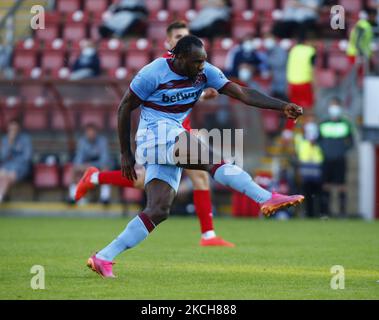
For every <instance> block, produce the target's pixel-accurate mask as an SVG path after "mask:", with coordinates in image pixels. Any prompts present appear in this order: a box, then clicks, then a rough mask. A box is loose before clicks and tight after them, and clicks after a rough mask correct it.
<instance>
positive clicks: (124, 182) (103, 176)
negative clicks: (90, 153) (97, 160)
mask: <svg viewBox="0 0 379 320" xmlns="http://www.w3.org/2000/svg"><path fill="white" fill-rule="evenodd" d="M91 182H92V183H94V184H110V185H113V186H119V187H134V181H133V180H129V179H128V178H125V177H123V176H122V173H121V170H115V171H103V172H98V173H94V174H93V175H92V176H91Z"/></svg>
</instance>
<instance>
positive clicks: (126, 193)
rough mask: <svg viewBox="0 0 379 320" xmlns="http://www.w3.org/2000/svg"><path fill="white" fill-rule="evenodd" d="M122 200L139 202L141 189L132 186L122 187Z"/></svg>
mask: <svg viewBox="0 0 379 320" xmlns="http://www.w3.org/2000/svg"><path fill="white" fill-rule="evenodd" d="M122 200H123V201H124V202H126V203H131V202H132V203H133V202H134V203H136V202H141V201H142V200H143V191H142V190H139V189H134V188H123V189H122Z"/></svg>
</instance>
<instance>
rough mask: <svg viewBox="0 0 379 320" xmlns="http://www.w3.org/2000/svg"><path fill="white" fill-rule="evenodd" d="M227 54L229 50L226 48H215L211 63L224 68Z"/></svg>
mask: <svg viewBox="0 0 379 320" xmlns="http://www.w3.org/2000/svg"><path fill="white" fill-rule="evenodd" d="M227 55H228V51H226V50H213V51H212V56H211V63H212V64H213V65H215V66H216V67H218V68H220V69H224V68H225V60H226V56H227Z"/></svg>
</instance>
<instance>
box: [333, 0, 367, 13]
mask: <svg viewBox="0 0 379 320" xmlns="http://www.w3.org/2000/svg"><path fill="white" fill-rule="evenodd" d="M338 2H339V4H340V5H341V6H342V7H344V9H345V11H346V12H350V13H358V12H359V11H361V10H362V7H363V3H362V1H359V0H339V1H338Z"/></svg>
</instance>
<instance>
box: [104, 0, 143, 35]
mask: <svg viewBox="0 0 379 320" xmlns="http://www.w3.org/2000/svg"><path fill="white" fill-rule="evenodd" d="M147 15H148V11H147V9H146V5H145V1H144V0H120V1H119V2H118V3H116V4H112V5H111V6H110V7H109V9H108V11H107V15H106V16H107V18H105V20H104V22H103V24H102V25H100V27H99V33H100V35H101V37H102V38H110V37H112V36H117V37H120V38H121V37H124V36H126V35H127V34H128V33H130V32H131V31H132V29H133V28H134V27H135V26H136V25H137V24H138V23H140V22H142V21H145V20H146V19H147Z"/></svg>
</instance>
